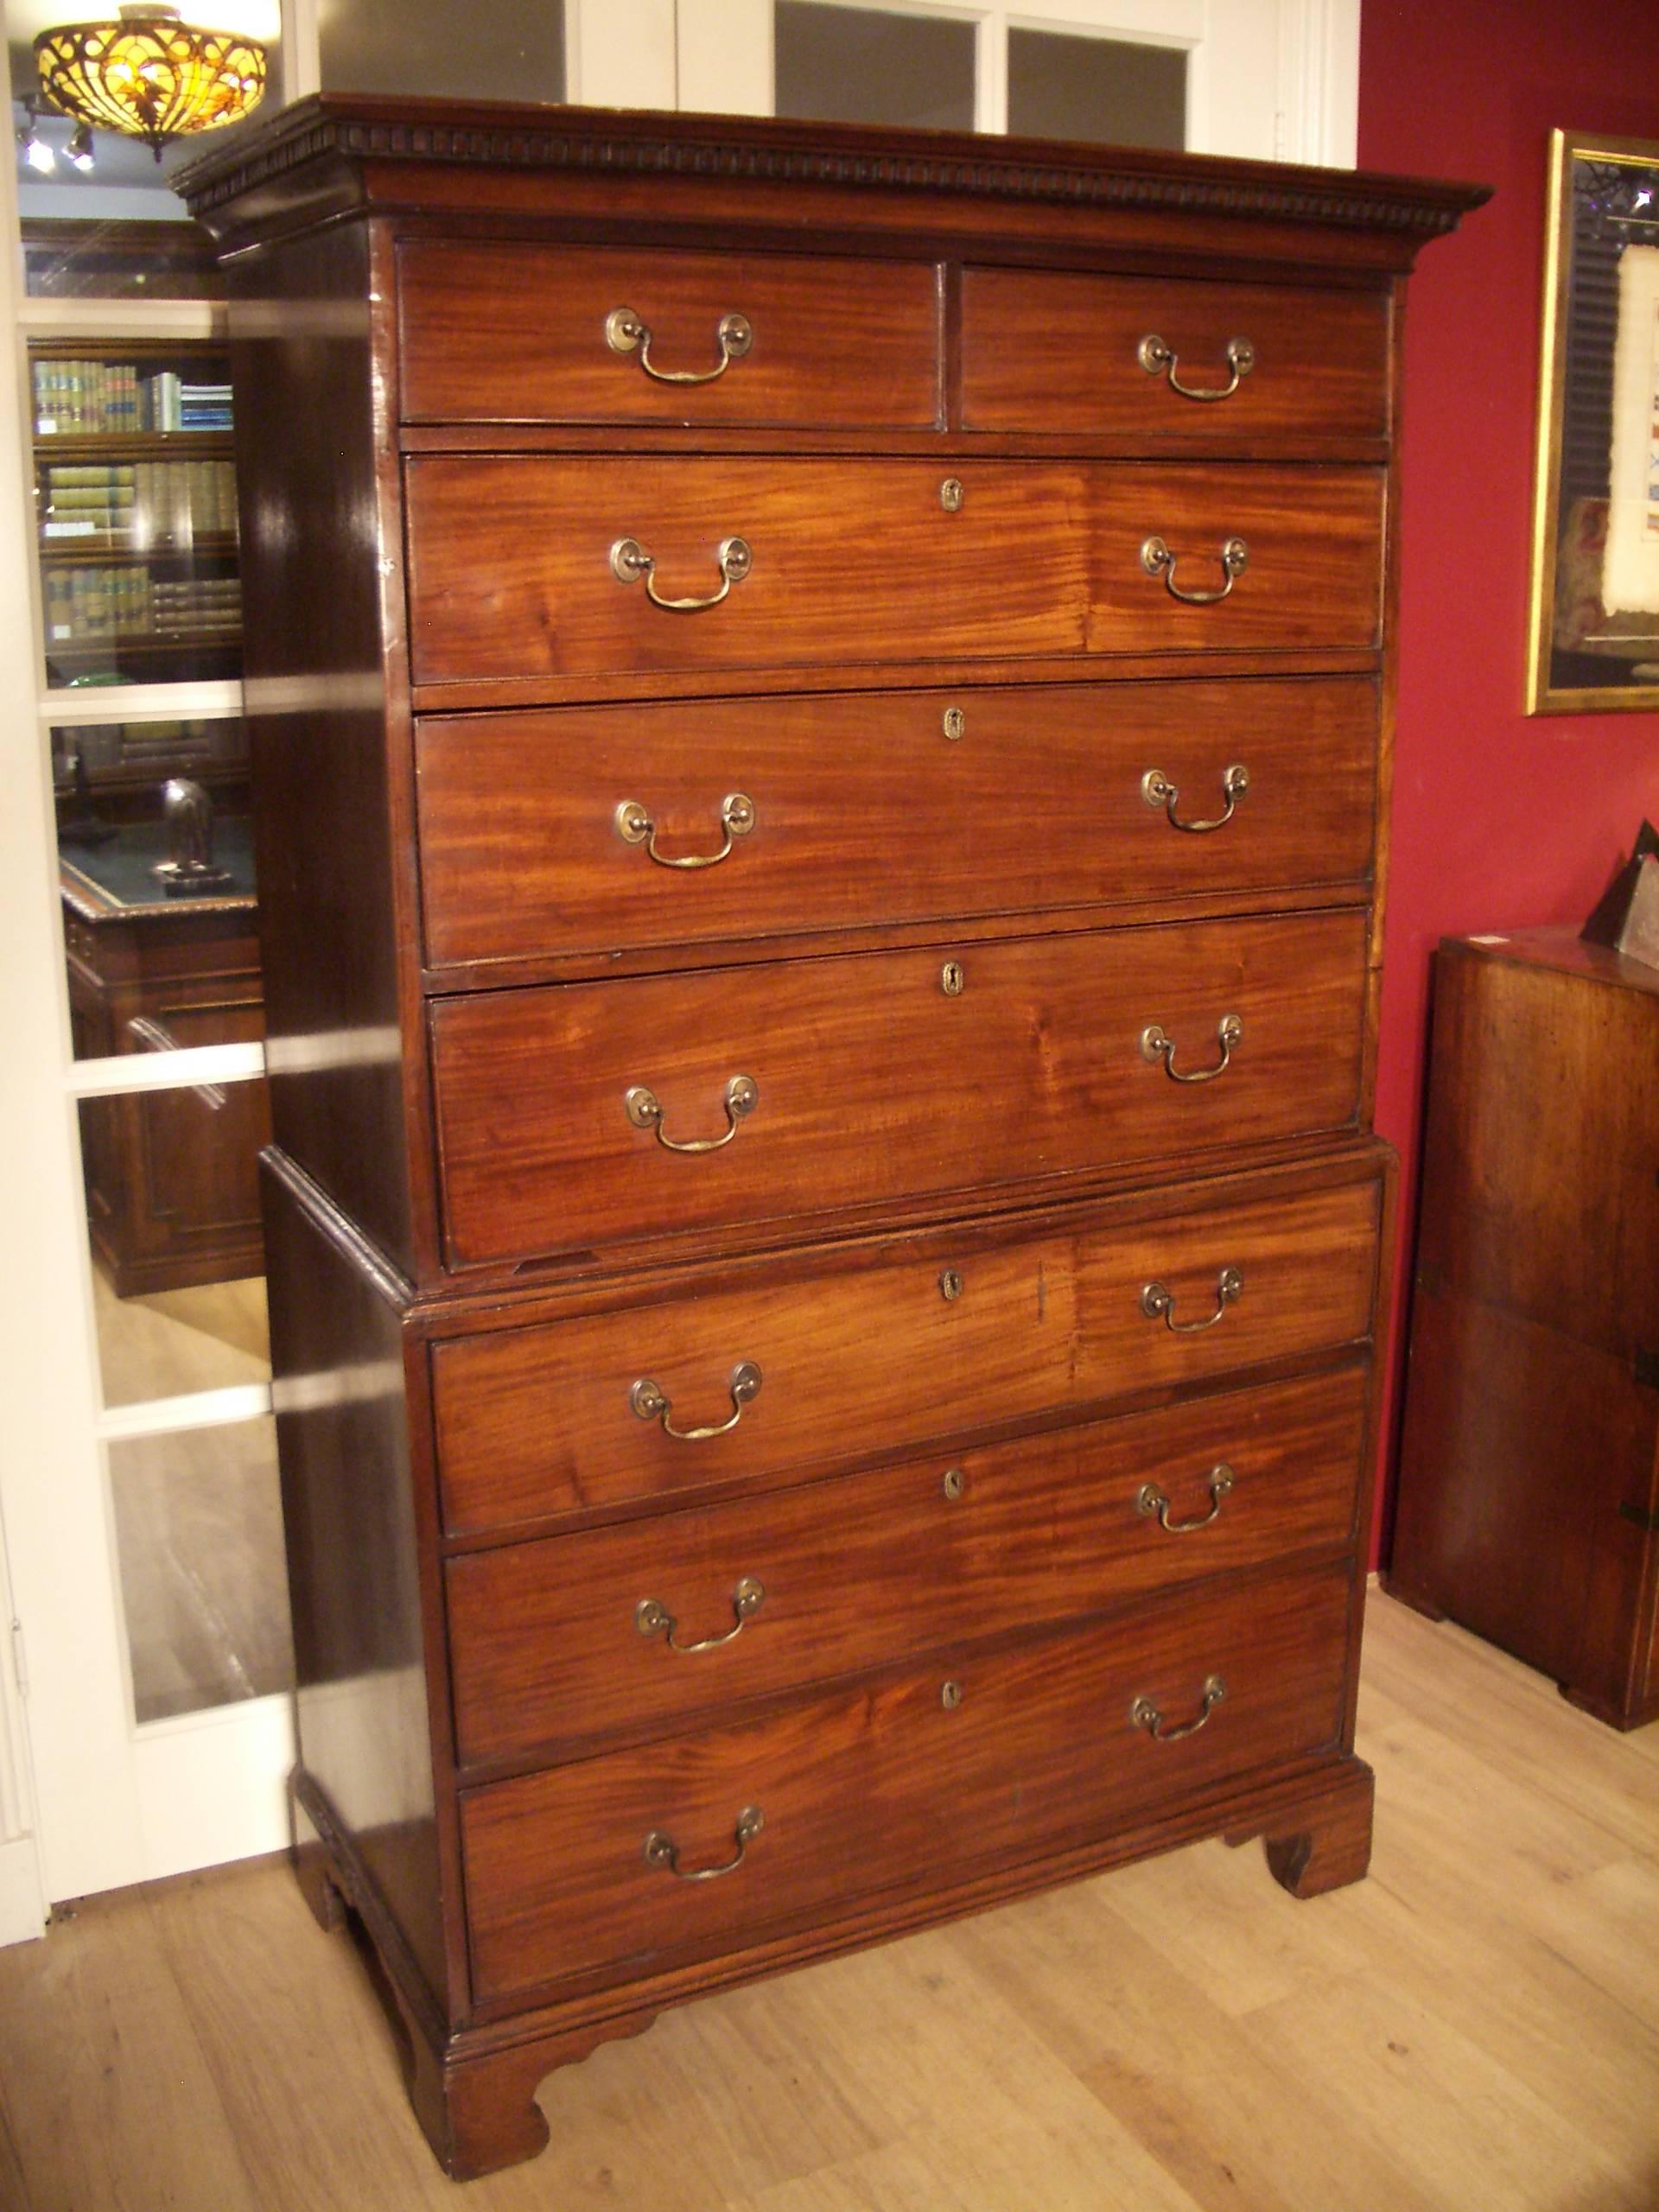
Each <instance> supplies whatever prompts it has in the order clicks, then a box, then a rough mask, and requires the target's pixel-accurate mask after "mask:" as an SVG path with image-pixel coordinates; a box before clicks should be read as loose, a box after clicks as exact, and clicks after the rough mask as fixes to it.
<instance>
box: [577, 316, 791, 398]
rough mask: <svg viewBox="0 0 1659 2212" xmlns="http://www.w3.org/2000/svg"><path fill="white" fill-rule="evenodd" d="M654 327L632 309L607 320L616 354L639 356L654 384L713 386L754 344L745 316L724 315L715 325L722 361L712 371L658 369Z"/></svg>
mask: <svg viewBox="0 0 1659 2212" xmlns="http://www.w3.org/2000/svg"><path fill="white" fill-rule="evenodd" d="M605 342H606V344H607V346H609V347H610V349H611V351H612V353H636V352H637V353H638V354H639V365H640V367H641V368H642V369H643V370H644V371H645V374H646V375H647V376H648V377H649V378H651V379H652V382H653V383H655V384H713V382H714V381H715V378H716V377H723V376H724V375H725V373H726V372H727V370H728V369H729V368H730V367H731V365H732V363H733V362H734V361H741V359H742V358H743V356H744V355H745V354H746V353H747V352H748V350H749V348H750V346H753V343H754V329H753V325H752V324H751V323H750V321H749V319H748V317H747V315H735V314H734V315H721V318H720V321H718V322H717V323H716V324H715V344H716V345H717V346H719V347H720V359H719V361H718V362H717V363H716V365H715V367H713V368H712V369H659V368H658V366H657V365H656V363H655V362H654V361H653V360H652V358H651V346H652V328H651V325H650V324H649V323H648V322H645V321H641V319H640V317H639V316H638V315H636V314H635V313H634V311H633V309H632V308H612V309H611V311H610V313H609V315H607V316H606V318H605Z"/></svg>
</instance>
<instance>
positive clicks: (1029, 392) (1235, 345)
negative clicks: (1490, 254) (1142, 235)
mask: <svg viewBox="0 0 1659 2212" xmlns="http://www.w3.org/2000/svg"><path fill="white" fill-rule="evenodd" d="M1388 404H1389V302H1388V298H1387V296H1386V295H1385V294H1383V293H1382V292H1319V291H1313V290H1309V289H1305V288H1302V287H1300V286H1293V285H1274V284H1216V283H1198V282H1189V281H1186V280H1184V279H1181V278H1178V277H1090V276H1073V275H1070V274H1068V273H1065V272H1064V271H1061V270H1031V269H969V270H967V271H966V272H965V273H964V275H963V288H962V409H963V426H964V428H966V429H970V430H1025V431H1032V430H1036V431H1045V430H1046V431H1054V432H1058V433H1065V434H1068V435H1083V434H1087V435H1095V436H1100V437H1110V438H1119V437H1121V438H1124V439H1129V440H1134V441H1135V442H1141V443H1145V442H1148V441H1151V442H1156V443H1158V444H1162V443H1164V442H1168V443H1170V444H1172V445H1192V446H1198V447H1202V448H1205V450H1206V451H1217V450H1223V449H1225V448H1228V447H1230V446H1231V447H1241V448H1253V447H1256V446H1267V445H1270V444H1280V445H1282V446H1284V447H1285V448H1287V450H1290V449H1299V448H1300V449H1306V448H1310V447H1314V446H1317V445H1318V444H1319V442H1320V441H1321V440H1324V441H1326V442H1332V441H1335V440H1339V439H1344V438H1346V439H1352V438H1382V437H1383V436H1384V435H1386V434H1387V431H1388V427H1389V422H1388Z"/></svg>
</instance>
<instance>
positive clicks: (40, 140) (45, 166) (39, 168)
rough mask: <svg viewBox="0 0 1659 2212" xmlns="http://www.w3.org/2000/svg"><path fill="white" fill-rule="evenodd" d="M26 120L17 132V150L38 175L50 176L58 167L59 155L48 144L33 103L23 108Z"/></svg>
mask: <svg viewBox="0 0 1659 2212" xmlns="http://www.w3.org/2000/svg"><path fill="white" fill-rule="evenodd" d="M23 115H24V118H25V120H24V122H23V124H22V127H21V128H20V129H19V130H18V133H17V150H18V152H19V153H20V154H21V155H22V157H23V159H24V160H25V161H26V162H28V163H29V167H30V168H32V169H33V170H34V171H35V175H37V176H50V175H51V174H52V172H53V170H54V168H56V167H57V165H58V164H57V156H55V155H54V153H53V151H52V149H51V148H50V147H49V146H48V144H47V143H46V140H45V138H44V137H42V135H41V118H40V117H39V116H38V115H36V114H35V109H34V105H33V104H32V103H31V104H30V105H29V106H27V107H25V109H24V110H23Z"/></svg>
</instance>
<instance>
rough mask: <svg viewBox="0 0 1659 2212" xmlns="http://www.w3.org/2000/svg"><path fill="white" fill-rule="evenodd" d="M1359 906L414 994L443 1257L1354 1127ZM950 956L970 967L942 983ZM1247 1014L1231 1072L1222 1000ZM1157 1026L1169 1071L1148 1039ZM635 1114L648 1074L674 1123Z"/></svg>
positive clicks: (542, 1247)
mask: <svg viewBox="0 0 1659 2212" xmlns="http://www.w3.org/2000/svg"><path fill="white" fill-rule="evenodd" d="M1363 950H1364V917H1363V913H1361V912H1356V911H1344V912H1337V913H1322V914H1321V913H1315V914H1303V915H1294V916H1293V915H1284V916H1278V917H1274V918H1271V919H1265V920H1256V919H1241V920H1229V921H1217V922H1200V923H1185V924H1181V925H1171V926H1167V927H1165V928H1161V929H1147V930H1123V931H1112V932H1110V933H1107V932H1101V933H1098V934H1095V933H1090V934H1087V935H1083V936H1077V937H1042V938H1014V939H1011V940H1007V941H1005V942H1001V943H996V944H974V945H963V944H951V943H950V942H946V943H945V944H941V945H939V946H938V947H937V948H936V949H934V950H929V951H916V952H895V953H883V954H879V955H869V956H855V957H852V958H842V959H832V960H823V961H817V962H812V963H802V964H795V963H775V964H768V965H766V966H764V967H756V968H744V969H724V970H720V969H716V970H712V971H708V972H705V973H702V974H700V975H696V976H664V977H662V978H652V977H639V978H632V979H628V980H625V981H618V982H609V983H592V984H588V983H571V984H562V985H559V986H557V987H556V988H550V989H545V990H540V991H536V992H518V991H503V992H490V993H487V994H473V995H467V996H463V997H457V998H454V999H449V1000H443V1001H437V1002H436V1003H435V1005H434V1007H433V1010H432V1017H431V1034H432V1062H433V1074H434V1087H435V1114H436V1120H437V1133H438V1148H439V1158H440V1173H441V1178H442V1213H443V1225H444V1242H445V1249H446V1252H447V1255H448V1262H449V1264H450V1266H451V1267H452V1268H467V1267H476V1266H480V1265H484V1264H487V1263H489V1262H499V1261H506V1260H519V1259H524V1258H530V1257H534V1256H537V1255H541V1254H543V1253H550V1252H557V1251H559V1250H561V1249H564V1250H568V1249H570V1248H571V1247H573V1246H574V1247H576V1248H578V1249H581V1248H584V1247H593V1246H595V1245H606V1244H610V1243H616V1242H620V1241H626V1240H627V1239H629V1238H633V1237H642V1236H652V1235H662V1234H667V1233H672V1232H677V1231H683V1230H715V1229H720V1228H725V1227H727V1226H729V1225H734V1224H753V1223H755V1222H758V1221H768V1220H777V1219H779V1218H788V1217H794V1216H801V1217H824V1216H827V1215H830V1214H832V1213H833V1212H834V1211H835V1210H836V1209H837V1208H839V1207H852V1206H860V1205H880V1204H884V1203H887V1202H890V1201H892V1200H895V1199H899V1198H911V1197H916V1196H919V1195H921V1194H923V1193H934V1192H937V1193H940V1194H943V1193H945V1192H954V1191H963V1192H965V1191H968V1190H976V1191H981V1192H983V1191H988V1190H990V1189H993V1188H995V1187H996V1186H998V1185H1015V1184H1035V1185H1040V1184H1042V1183H1043V1182H1045V1181H1046V1180H1047V1179H1053V1178H1058V1177H1063V1176H1066V1175H1074V1174H1077V1173H1081V1172H1083V1171H1085V1170H1087V1169H1090V1168H1092V1167H1097V1166H1122V1165H1125V1164H1127V1163H1129V1162H1135V1163H1136V1164H1140V1163H1142V1162H1144V1163H1146V1164H1147V1165H1148V1166H1151V1165H1152V1164H1154V1163H1159V1164H1168V1165H1173V1164H1175V1163H1177V1162H1192V1161H1196V1160H1201V1159H1202V1158H1203V1156H1204V1155H1205V1154H1206V1153H1213V1152H1215V1151H1217V1150H1218V1149H1220V1148H1223V1147H1230V1146H1237V1145H1241V1144H1244V1143H1248V1142H1251V1141H1263V1140H1268V1139H1272V1138H1279V1137H1288V1136H1294V1135H1304V1134H1306V1135H1313V1134H1315V1133H1318V1132H1320V1131H1329V1130H1336V1129H1340V1128H1344V1127H1351V1126H1352V1124H1353V1122H1354V1119H1355V1116H1356V1114H1357V1105H1358V1096H1359V1061H1360V1046H1361V1033H1362V1028H1363V1011H1364V1007H1363ZM950 963H955V964H956V966H957V969H960V971H961V975H962V978H963V981H962V983H961V988H960V989H959V991H958V992H957V995H951V994H950V990H949V989H948V988H947V987H946V983H945V982H944V980H943V979H944V976H945V975H946V970H947V968H948V967H949V966H950ZM1230 1014H1231V1015H1236V1017H1237V1018H1238V1020H1240V1021H1241V1022H1242V1023H1243V1033H1242V1036H1241V1038H1240V1040H1239V1041H1238V1042H1237V1044H1236V1046H1234V1047H1233V1048H1232V1056H1231V1059H1230V1063H1229V1064H1228V1065H1227V1066H1226V1067H1225V1068H1224V1069H1222V1070H1221V1072H1220V1073H1218V1074H1217V1075H1216V1076H1215V1077H1213V1079H1211V1080H1206V1081H1197V1082H1183V1081H1180V1080H1179V1079H1178V1077H1179V1075H1182V1074H1186V1073H1190V1072H1192V1071H1198V1072H1200V1073H1201V1072H1202V1071H1205V1070H1207V1069H1211V1068H1215V1069H1221V1062H1222V1057H1223V1049H1224V1048H1223V1046H1222V1043H1221V1042H1220V1040H1219V1030H1220V1026H1221V1024H1222V1022H1223V1021H1224V1020H1225V1019H1226V1017H1227V1016H1228V1015H1230ZM1148 1023H1157V1024H1160V1025H1161V1027H1163V1029H1164V1030H1165V1031H1166V1033H1167V1034H1168V1035H1169V1036H1170V1037H1171V1038H1172V1039H1173V1040H1174V1043H1175V1048H1176V1049H1175V1052H1174V1058H1173V1063H1172V1065H1173V1067H1174V1069H1175V1070H1176V1074H1175V1075H1172V1074H1171V1073H1170V1072H1169V1071H1168V1069H1167V1068H1166V1065H1165V1064H1164V1062H1162V1061H1161V1060H1149V1059H1148V1058H1147V1055H1146V1053H1145V1052H1143V1051H1142V1049H1141V1041H1140V1040H1141V1033H1142V1032H1143V1030H1144V1029H1145V1028H1146V1027H1147V1024H1148ZM739 1076H747V1077H750V1078H751V1079H752V1081H753V1084H754V1086H755V1090H756V1103H755V1104H754V1106H753V1110H752V1111H751V1112H749V1113H748V1114H747V1116H744V1117H742V1118H741V1119H737V1120H736V1121H735V1126H736V1135H735V1136H734V1138H732V1139H731V1141H729V1142H728V1143H727V1144H726V1145H725V1146H724V1147H723V1148H722V1149H721V1150H719V1151H717V1152H711V1153H704V1154H695V1155H686V1154H678V1153H674V1152H671V1151H669V1150H667V1149H666V1148H665V1147H664V1144H663V1143H662V1142H661V1141H659V1139H658V1134H657V1133H656V1131H655V1129H653V1128H650V1127H646V1128H641V1127H639V1126H636V1125H635V1124H634V1123H633V1122H631V1121H630V1119H629V1116H628V1114H627V1112H626V1107H625V1101H626V1097H627V1096H628V1094H629V1093H630V1091H632V1090H635V1089H637V1088H639V1087H644V1088H645V1089H647V1090H649V1091H650V1092H651V1093H652V1096H654V1097H655V1098H656V1100H657V1101H658V1105H659V1107H660V1109H661V1121H660V1124H659V1126H660V1129H661V1133H662V1135H664V1136H665V1137H667V1138H668V1139H669V1140H671V1141H673V1142H676V1143H685V1142H688V1141H690V1142H708V1141H715V1140H717V1139H719V1138H720V1137H721V1135H724V1134H725V1133H726V1132H727V1131H728V1129H729V1128H732V1127H733V1125H734V1118H735V1117H733V1116H728V1111H727V1109H726V1107H725V1105H724V1103H723V1101H724V1099H725V1096H726V1092H727V1087H728V1084H729V1083H730V1082H731V1081H732V1080H733V1079H734V1077H739Z"/></svg>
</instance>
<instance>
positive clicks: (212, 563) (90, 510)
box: [29, 339, 242, 690]
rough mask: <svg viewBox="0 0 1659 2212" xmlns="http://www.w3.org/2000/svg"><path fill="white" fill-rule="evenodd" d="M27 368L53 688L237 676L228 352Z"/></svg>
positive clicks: (47, 352)
mask: <svg viewBox="0 0 1659 2212" xmlns="http://www.w3.org/2000/svg"><path fill="white" fill-rule="evenodd" d="M29 362H30V376H31V387H32V404H33V409H34V455H35V505H36V512H37V523H36V527H37V531H38V536H39V544H40V559H41V609H42V624H43V629H44V639H43V644H44V648H45V654H46V664H47V676H48V684H49V685H50V686H51V688H53V689H54V690H56V689H68V688H79V687H81V686H84V685H86V684H96V683H168V682H181V681H200V680H204V679H212V678H219V677H234V676H236V675H238V673H239V672H240V667H241V624H242V605H241V588H240V585H239V583H238V575H237V558H236V479H235V468H234V464H233V462H232V441H231V389H230V365H229V361H228V359H227V357H226V353H225V352H224V351H223V349H222V348H220V347H216V346H213V344H212V343H210V342H197V343H192V342H188V341H186V342H173V343H170V342H168V341H166V340H125V341H120V342H115V343H106V344H100V343H97V342H93V343H91V344H89V343H87V342H86V341H85V340H74V339H65V340H54V341H52V342H51V343H49V344H40V345H35V346H31V347H30V349H29Z"/></svg>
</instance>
